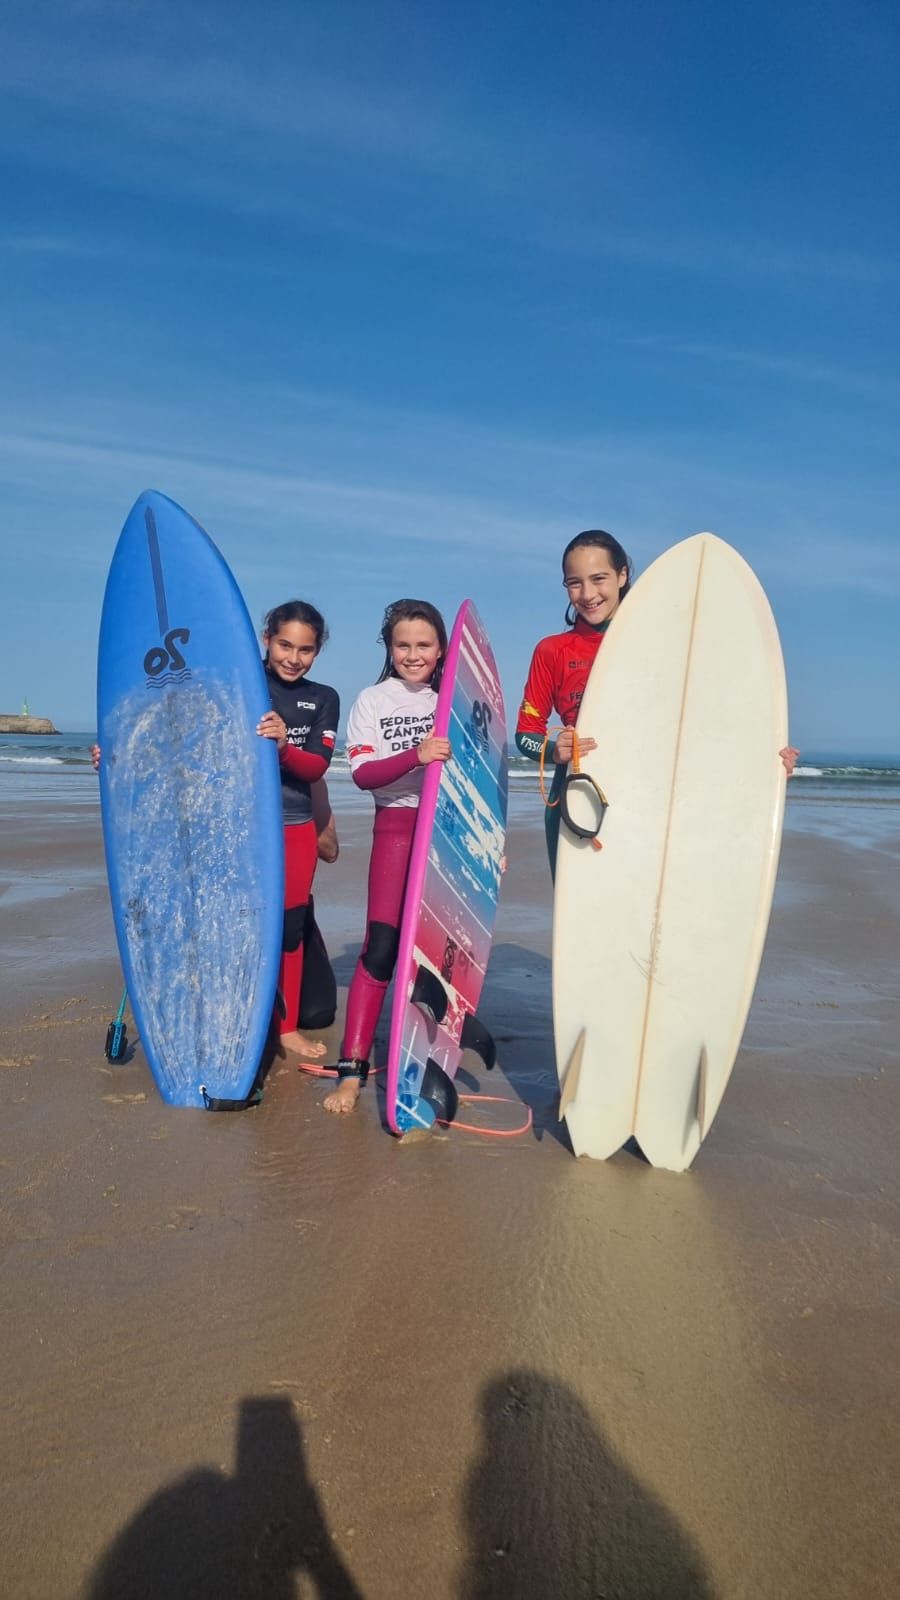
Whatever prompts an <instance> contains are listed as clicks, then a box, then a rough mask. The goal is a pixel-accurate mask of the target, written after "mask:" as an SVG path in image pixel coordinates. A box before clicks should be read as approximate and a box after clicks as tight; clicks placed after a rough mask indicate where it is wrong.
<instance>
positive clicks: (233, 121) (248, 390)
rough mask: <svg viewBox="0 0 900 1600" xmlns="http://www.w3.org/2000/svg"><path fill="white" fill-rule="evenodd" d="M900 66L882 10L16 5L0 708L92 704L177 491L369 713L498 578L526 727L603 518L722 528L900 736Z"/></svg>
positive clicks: (9, 63)
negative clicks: (294, 603)
mask: <svg viewBox="0 0 900 1600" xmlns="http://www.w3.org/2000/svg"><path fill="white" fill-rule="evenodd" d="M898 81H900V13H898V11H897V8H896V6H894V5H892V4H890V3H884V4H881V3H873V0H852V4H851V3H844V0H815V3H806V0H779V3H771V0H757V3H756V4H754V5H753V6H752V7H743V8H737V7H732V6H723V5H722V4H721V0H717V3H707V0H696V3H694V0H683V3H681V4H679V5H675V4H673V3H671V0H647V3H641V0H622V3H619V0H589V3H578V0H555V3H554V4H552V5H551V4H550V3H549V0H545V3H543V4H535V3H532V0H516V3H511V0H510V3H503V0H495V3H487V4H485V3H484V0H478V3H475V0H453V3H450V0H444V3H440V4H438V3H432V0H403V3H398V4H390V3H383V0H364V3H361V4H352V3H344V0H327V3H326V0H302V3H300V0H267V3H265V4H262V5H260V4H254V5H251V4H249V3H246V0H213V3H206V0H189V3H188V4H185V3H184V0H181V3H179V4H174V3H172V0H147V3H144V0H4V5H3V7H2V12H0V195H2V205H0V493H2V516H0V551H2V613H0V614H2V629H0V635H2V642H0V711H16V710H18V709H19V708H20V706H21V703H22V700H23V697H25V696H27V698H28V701H29V705H30V708H31V710H32V711H33V712H35V713H37V714H41V715H47V716H50V717H52V718H53V719H54V721H55V722H56V724H57V726H59V727H63V728H69V729H76V728H92V727H93V726H94V721H95V718H94V693H95V673H96V647H97V630H98V623H99V614H100V607H101V604H102V597H103V587H104V583H105V578H106V572H107V569H108V566H109V561H110V558H111V555H112V551H113V548H114V545H115V541H116V538H117V536H118V533H119V530H120V528H121V525H122V523H123V522H124V520H125V517H126V515H127V513H128V510H129V507H130V506H131V504H132V503H133V501H134V500H135V499H136V497H137V495H138V494H139V493H140V492H141V491H142V490H143V489H146V488H149V487H152V488H156V489H160V490H162V491H163V492H164V493H166V494H168V495H170V496H171V497H172V498H173V499H175V500H177V501H179V502H180V503H181V504H182V505H184V506H185V507H186V508H187V509H188V510H189V511H190V512H191V513H192V514H193V515H194V516H195V517H196V518H197V519H198V520H199V521H200V522H201V523H202V524H203V525H204V527H206V529H207V530H208V532H209V533H210V534H211V535H212V537H213V538H214V539H215V541H216V543H217V544H218V546H219V548H220V549H221V551H222V553H223V555H224V556H225V558H226V560H227V561H228V563H229V565H230V566H231V568H232V570H233V572H234V574H235V577H236V578H237V581H238V583H239V585H240V587H241V589H242V591H243V594H244V597H245V599H246V601H247V604H248V607H249V609H250V613H251V616H252V617H253V619H254V622H257V623H258V622H259V621H260V620H261V617H262V615H263V613H264V612H265V611H266V610H267V609H268V608H269V607H270V606H272V605H275V604H277V603H278V602H280V601H281V600H284V599H287V598H289V597H292V596H295V595H297V596H300V597H302V598H306V599H310V600H312V601H314V602H315V603H316V604H317V605H318V606H319V607H320V608H321V609H322V610H323V611H324V613H325V615H326V618H327V620H328V623H329V626H330V630H331V640H330V643H329V645H328V646H327V651H326V653H325V654H324V655H323V656H322V657H321V658H320V660H319V662H317V664H316V669H315V672H316V676H318V677H319V678H320V679H322V680H323V681H325V682H331V683H333V684H335V685H336V687H337V688H338V689H339V691H340V692H341V695H342V698H343V699H344V702H345V707H349V702H350V700H351V699H352V697H353V695H354V694H356V693H357V692H358V690H359V689H360V688H361V687H362V686H363V685H364V684H365V683H367V682H371V681H372V680H373V678H374V677H375V676H376V674H377V670H378V667H379V665H380V651H379V648H378V646H377V644H376V637H377V634H378V630H379V626H380V621H381V614H382V610H383V608H384V606H385V605H386V604H387V603H388V602H389V601H390V600H392V599H394V598H396V597H397V596H398V595H407V594H408V595H417V596H422V597H424V598H426V599H430V600H432V601H433V602H434V603H435V604H437V605H439V606H440V608H441V609H442V610H443V611H444V613H445V614H446V615H447V617H448V619H450V618H452V616H453V615H454V613H455V610H456V607H457V606H458V604H459V603H460V601H461V600H462V599H463V598H465V597H466V596H467V595H471V596H472V598H474V599H475V601H476V603H477V605H478V607H479V610H480V611H481V614H482V616H483V618H484V620H485V623H486V625H487V628H488V631H489V634H490V636H491V639H492V642H493V644H494V648H495V653H496V655H497V659H498V663H499V665H500V669H501V674H502V677H503V681H504V687H505V691H506V695H507V701H508V709H509V712H510V715H511V716H512V715H513V714H514V712H515V708H516V706H517V704H518V701H519V699H520V697H521V689H522V684H523V682H524V678H525V673H526V670H527V667H528V662H529V658H530V655H531V651H532V648H533V646H534V644H535V642H536V641H537V639H538V638H539V637H541V636H542V635H544V634H547V633H551V632H555V631H557V630H558V629H559V628H560V627H561V626H562V613H563V609H564V597H563V593H562V589H561V587H560V577H561V575H560V568H559V561H560V555H561V551H562V548H563V546H564V545H565V543H566V542H567V541H568V539H569V538H570V537H571V536H572V535H573V534H574V533H576V532H578V531H579V530H580V529H582V528H585V527H603V528H606V529H608V530H610V531H611V532H612V533H614V534H615V535H616V536H617V538H619V539H620V541H621V542H622V543H623V544H624V545H625V547H626V549H627V550H628V551H629V553H630V554H631V556H632V558H633V560H634V563H635V566H636V568H637V570H638V572H640V571H641V570H642V569H644V568H646V567H647V566H648V565H649V563H650V562H651V561H652V560H653V559H654V558H655V557H656V556H657V555H659V554H660V553H661V552H662V551H663V550H664V549H666V548H667V547H668V546H669V545H671V544H673V543H675V542H676V541H677V540H679V539H682V538H685V537H687V536H688V535H689V534H692V533H695V532H697V531H700V530H701V529H712V530H713V531H715V532H716V533H718V534H720V535H721V536H722V537H723V538H725V539H727V540H729V542H730V543H732V544H734V545H735V546H736V547H737V549H738V550H740V552H741V554H742V555H743V556H744V557H745V558H746V559H747V560H748V561H749V562H750V564H751V566H752V567H753V568H754V569H755V571H756V572H757V574H758V576H759V577H760V579H761V581H762V583H763V584H764V586H765V588H766V591H767V593H768V595H769V598H770V600H771V603H772V607H773V610H774V612H775V617H776V620H777V623H778V626H779V630H780V633H781V638H782V643H783V647H784V652H785V659H786V664H787V672H788V690H789V698H790V705H791V735H792V738H793V740H794V742H795V743H797V744H799V745H800V746H801V748H807V749H818V750H829V751H838V752H851V753H852V752H867V753H873V754H878V753H881V754H894V753H896V752H898V751H900V711H898V705H900V626H898V623H900V511H898V507H900V429H898V422H900V359H898V358H900V318H898V311H897V307H898V299H900V294H898V291H900V248H898V247H900V206H898V180H897V173H898V171H900V149H898V146H900V113H898V110H897V104H898V102H897V83H898Z"/></svg>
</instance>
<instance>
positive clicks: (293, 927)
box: [257, 600, 340, 1057]
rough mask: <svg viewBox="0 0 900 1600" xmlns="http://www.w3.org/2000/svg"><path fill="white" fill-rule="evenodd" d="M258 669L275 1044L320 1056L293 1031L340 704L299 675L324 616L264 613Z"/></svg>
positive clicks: (302, 609) (303, 605) (311, 611)
mask: <svg viewBox="0 0 900 1600" xmlns="http://www.w3.org/2000/svg"><path fill="white" fill-rule="evenodd" d="M262 637H263V644H264V645H265V647H266V657H265V669H266V678H267V681H268V685H269V696H270V699H271V701H272V710H271V711H267V712H266V714H265V716H264V717H263V718H262V720H261V722H260V723H259V726H258V728H257V732H258V733H259V734H261V735H262V737H263V738H264V739H274V740H275V741H276V743H277V745H278V762H279V767H280V770H281V801H282V811H283V819H284V937H283V940H282V954H281V967H280V969H279V973H278V988H279V991H280V996H281V1004H280V1005H279V1007H278V1032H279V1039H280V1043H281V1045H282V1047H283V1048H284V1049H286V1050H294V1051H296V1052H297V1053H298V1054H302V1055H304V1056H307V1057H315V1056H322V1055H324V1054H325V1046H324V1044H320V1043H318V1042H316V1041H313V1040H310V1039H307V1038H306V1037H305V1036H304V1035H303V1034H302V1033H300V1032H299V1031H298V1029H297V1018H298V1015H299V1011H300V988H301V985H302V982H303V940H304V935H305V933H306V923H307V919H308V917H309V914H310V913H309V897H310V890H311V889H312V881H313V874H314V872H315V870H316V860H317V858H318V830H317V827H316V823H315V820H314V817H313V800H312V793H311V785H312V784H313V783H315V782H316V780H317V779H319V778H321V777H322V776H323V775H324V773H325V772H326V771H327V769H328V765H329V762H330V761H331V757H332V755H333V754H334V742H335V739H336V738H337V725H338V717H339V715H340V702H339V700H338V696H337V693H336V691H335V690H334V689H330V688H329V687H328V686H327V684H323V683H314V682H313V681H312V680H311V679H310V678H309V677H308V676H307V674H308V673H309V669H310V667H311V666H312V664H313V662H314V661H315V659H316V656H317V655H318V653H319V651H320V650H321V648H322V646H323V644H324V643H325V640H326V639H327V637H328V630H327V629H326V627H325V620H324V618H323V616H322V614H321V612H320V611H317V610H316V608H315V606H311V605H309V604H308V603H307V602H306V601H305V600H288V601H287V602H286V603H285V604H284V605H281V606H276V607H275V609H274V610H273V611H270V612H269V615H268V616H267V617H266V621H265V626H264V628H263V636H262Z"/></svg>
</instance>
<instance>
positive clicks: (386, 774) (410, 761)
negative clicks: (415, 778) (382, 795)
mask: <svg viewBox="0 0 900 1600" xmlns="http://www.w3.org/2000/svg"><path fill="white" fill-rule="evenodd" d="M418 761H419V747H418V745H414V746H413V748H412V750H401V751H399V753H398V754H397V755H395V756H385V757H384V759H383V760H381V761H364V762H363V763H362V766H359V767H357V769H356V771H355V772H354V774H353V782H354V783H355V784H356V787H357V789H383V788H385V787H386V785H387V784H389V783H396V782H397V779H398V778H405V777H406V774H407V773H408V772H412V771H413V770H414V768H415V767H416V766H417V765H418Z"/></svg>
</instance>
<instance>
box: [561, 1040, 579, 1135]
mask: <svg viewBox="0 0 900 1600" xmlns="http://www.w3.org/2000/svg"><path fill="white" fill-rule="evenodd" d="M584 1041H585V1029H584V1028H582V1030H581V1032H580V1034H579V1035H578V1038H577V1039H576V1040H575V1048H574V1050H573V1051H572V1054H571V1055H570V1057H569V1059H568V1061H567V1063H566V1070H565V1072H564V1073H563V1075H562V1089H561V1092H560V1096H559V1120H560V1122H562V1120H563V1117H564V1116H565V1114H566V1112H567V1111H568V1109H569V1107H570V1106H572V1105H574V1104H575V1101H576V1099H577V1098H578V1082H579V1079H580V1077H581V1063H582V1060H583V1059H584Z"/></svg>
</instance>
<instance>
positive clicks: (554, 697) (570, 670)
mask: <svg viewBox="0 0 900 1600" xmlns="http://www.w3.org/2000/svg"><path fill="white" fill-rule="evenodd" d="M608 626H609V624H608V623H607V622H601V624H600V626H599V627H598V628H592V627H591V624H590V623H589V622H585V621H584V620H583V618H581V617H576V619H575V626H574V627H573V628H567V629H566V632H565V633H552V634H550V636H549V638H547V639H541V641H540V643H539V644H538V645H537V646H536V648H535V652H534V655H533V656H532V658H531V667H530V668H529V672H528V679H527V681H526V684H525V693H524V695H523V696H522V704H521V705H520V707H519V718H518V721H517V723H516V748H517V750H519V751H520V752H521V754H522V755H523V756H530V758H531V760H532V761H538V760H539V759H540V754H541V746H542V744H543V742H544V736H545V734H546V732H547V727H548V724H549V722H550V718H551V716H552V714H553V712H554V711H555V712H556V715H557V716H558V717H559V718H560V720H561V721H562V724H563V726H564V727H566V728H571V727H573V726H574V724H575V720H576V718H577V716H578V708H579V706H580V705H581V697H582V695H583V694H584V686H585V684H586V683H587V680H588V674H589V673H590V670H591V667H592V666H593V665H594V658H595V656H596V654H597V651H598V650H599V648H600V646H601V644H602V643H603V638H604V635H605V633H606V630H607V628H608ZM549 754H550V751H549V750H548V755H549Z"/></svg>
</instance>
